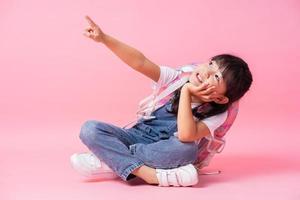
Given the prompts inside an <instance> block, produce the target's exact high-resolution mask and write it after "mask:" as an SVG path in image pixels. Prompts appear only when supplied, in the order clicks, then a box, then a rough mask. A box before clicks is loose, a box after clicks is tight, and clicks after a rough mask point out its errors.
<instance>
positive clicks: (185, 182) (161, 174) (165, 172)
mask: <svg viewBox="0 0 300 200" xmlns="http://www.w3.org/2000/svg"><path fill="white" fill-rule="evenodd" d="M156 176H157V179H158V182H159V185H158V186H192V185H196V184H197V183H198V173H197V169H196V168H195V167H194V165H192V164H188V165H185V166H181V167H178V168H173V169H156Z"/></svg>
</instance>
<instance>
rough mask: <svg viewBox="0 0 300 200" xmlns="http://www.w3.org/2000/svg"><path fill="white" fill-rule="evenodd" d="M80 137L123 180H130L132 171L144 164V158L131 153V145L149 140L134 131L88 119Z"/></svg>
mask: <svg viewBox="0 0 300 200" xmlns="http://www.w3.org/2000/svg"><path fill="white" fill-rule="evenodd" d="M80 139H81V140H82V142H83V143H84V144H85V145H86V146H87V147H88V148H89V150H90V151H92V152H93V153H94V154H95V155H96V156H97V157H98V158H99V159H101V160H103V161H104V162H105V163H106V164H107V165H108V166H109V167H110V168H111V169H112V170H113V171H115V172H116V174H117V175H119V176H120V177H121V178H122V179H123V180H128V179H127V178H128V175H129V174H130V173H131V172H132V171H134V170H135V169H137V168H138V167H140V166H142V165H144V163H143V161H142V160H140V159H139V158H137V157H136V156H134V155H132V154H131V151H130V150H129V146H130V145H132V144H135V143H148V142H149V141H147V140H146V139H145V138H143V137H142V136H139V135H138V134H136V133H134V132H132V133H131V132H129V131H126V130H125V129H122V128H120V127H117V126H114V125H112V124H108V123H104V122H100V121H96V120H88V121H87V122H85V123H84V124H83V126H82V128H81V131H80Z"/></svg>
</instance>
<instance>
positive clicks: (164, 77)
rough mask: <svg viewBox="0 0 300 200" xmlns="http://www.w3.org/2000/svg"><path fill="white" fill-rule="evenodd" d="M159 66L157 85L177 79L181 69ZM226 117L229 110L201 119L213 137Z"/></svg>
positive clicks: (196, 104) (194, 104) (192, 106)
mask: <svg viewBox="0 0 300 200" xmlns="http://www.w3.org/2000/svg"><path fill="white" fill-rule="evenodd" d="M159 67H160V77H159V80H158V81H157V83H155V84H156V86H157V87H162V86H163V85H166V84H168V83H170V82H171V81H173V80H174V79H176V78H177V76H178V75H179V74H180V72H179V71H177V70H176V69H173V68H171V67H168V66H163V65H160V66H159ZM198 105H200V103H192V104H191V108H194V107H196V106H198ZM226 118H227V111H225V112H223V113H220V114H218V115H214V116H211V117H208V118H205V119H203V120H201V121H202V122H203V123H204V124H205V125H206V126H207V127H208V129H209V131H210V137H213V133H214V131H215V130H216V129H217V128H218V127H219V126H221V125H222V124H223V123H224V122H225V120H226ZM194 119H195V118H194ZM175 135H176V134H175Z"/></svg>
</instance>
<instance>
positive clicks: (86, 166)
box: [70, 153, 119, 179]
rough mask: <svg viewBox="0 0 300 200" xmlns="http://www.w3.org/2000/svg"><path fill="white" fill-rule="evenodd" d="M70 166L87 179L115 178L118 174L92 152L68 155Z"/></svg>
mask: <svg viewBox="0 0 300 200" xmlns="http://www.w3.org/2000/svg"><path fill="white" fill-rule="evenodd" d="M70 162H71V165H72V167H73V168H74V169H75V170H76V171H77V172H78V173H79V174H81V175H83V176H85V177H86V178H88V179H115V178H118V177H119V176H118V175H117V174H116V173H115V172H114V171H113V170H112V169H111V168H109V167H108V166H107V165H106V164H105V163H104V162H103V161H100V160H99V159H98V158H97V157H96V156H95V155H94V154H93V153H75V154H73V155H72V156H71V157H70Z"/></svg>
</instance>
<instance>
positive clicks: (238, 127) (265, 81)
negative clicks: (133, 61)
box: [0, 0, 300, 200]
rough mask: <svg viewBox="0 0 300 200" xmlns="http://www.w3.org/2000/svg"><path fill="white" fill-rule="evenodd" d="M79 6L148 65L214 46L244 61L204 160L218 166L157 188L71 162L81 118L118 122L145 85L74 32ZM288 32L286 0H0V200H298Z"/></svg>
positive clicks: (294, 42)
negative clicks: (218, 142) (219, 146)
mask: <svg viewBox="0 0 300 200" xmlns="http://www.w3.org/2000/svg"><path fill="white" fill-rule="evenodd" d="M183 2H185V3H183ZM85 15H89V16H90V17H91V18H92V19H94V20H95V21H96V23H97V24H98V25H99V26H100V27H101V28H102V29H103V31H104V32H106V33H107V34H110V35H112V36H114V37H116V38H118V39H119V40H121V41H123V42H125V43H127V44H129V45H131V46H133V47H135V48H137V49H139V50H140V51H141V52H143V53H144V54H145V55H146V56H147V57H148V58H149V59H151V60H152V61H153V62H155V63H157V64H163V65H169V66H173V67H176V66H178V65H182V64H186V63H190V62H202V61H206V60H207V59H208V58H210V57H211V56H214V55H216V54H219V53H231V54H234V55H237V56H240V57H242V58H244V59H245V60H246V61H247V62H248V64H249V66H250V68H251V70H252V73H253V77H254V82H253V85H252V88H251V90H250V91H249V92H248V93H247V95H246V96H245V98H244V99H243V100H242V101H241V104H240V113H239V115H238V118H237V120H236V122H235V124H234V125H233V127H232V129H231V130H230V132H229V134H228V136H227V146H226V148H225V150H224V151H223V153H222V154H220V155H217V157H216V158H215V159H214V160H213V162H212V163H211V166H210V167H208V168H207V170H212V169H220V170H222V174H221V175H217V176H200V183H199V184H198V185H197V186H196V187H193V188H160V187H155V186H150V185H146V184H143V183H142V182H141V181H140V182H138V183H125V182H122V181H120V180H117V181H107V182H86V181H84V180H83V179H82V178H80V176H79V175H78V174H77V173H76V172H75V171H73V169H72V168H71V166H70V164H69V156H70V155H71V154H72V153H75V152H81V151H87V148H86V147H85V146H84V145H83V144H82V143H81V142H80V140H79V137H78V136H79V131H80V127H81V125H82V124H83V123H84V122H85V121H86V120H89V119H97V120H100V121H105V122H110V123H114V124H116V125H119V126H123V125H125V124H126V123H127V122H129V121H131V120H132V119H134V117H135V111H136V108H137V104H138V102H139V100H140V99H142V98H143V97H144V96H145V95H147V94H149V93H150V92H151V84H152V81H151V80H150V79H147V78H146V77H145V76H143V75H140V74H138V73H136V72H135V71H133V70H132V69H131V68H129V67H128V66H127V65H126V64H125V63H123V62H122V61H121V60H119V59H118V58H117V57H116V56H115V55H113V53H112V52H111V51H110V50H109V49H107V48H106V47H105V46H104V45H102V44H98V43H95V42H93V41H92V40H89V39H88V38H86V37H84V36H83V35H82V33H83V30H84V28H86V27H87V22H86V20H85V19H84V16H85ZM299 35H300V2H299V1H297V0H276V1H270V0H269V1H259V0H254V1H239V0H230V1H216V0H214V1H208V0H207V1H204V0H202V1H197V0H188V1H174V0H172V1H159V0H152V1H140V0H127V1H121V0H102V1H96V0H89V1H83V0H79V1H70V0H65V1H58V0H53V1H50V0H49V1H43V0H42V1H37V0H36V1H35V0H28V1H20V0H14V1H11V0H2V1H1V2H0V36H1V37H0V66H1V68H0V69H1V71H0V74H1V78H0V91H1V96H0V97H1V98H0V109H1V112H0V121H1V126H0V129H1V130H0V134H1V141H0V150H1V151H0V152H1V163H0V177H1V178H0V199H3V200H11V199H22V200H29V199H30V200H31V199H44V200H46V199H65V200H66V199H73V200H74V199H87V198H97V199H117V198H122V199H162V198H163V197H165V198H171V199H182V198H187V199H199V198H201V199H216V198H222V199H248V198H249V199H253V198H255V199H266V198H268V199H270V198H272V199H300V186H299V181H300V160H299V143H300V136H299V130H297V128H296V123H297V122H298V123H299V117H300V113H299V112H300V108H299V100H300V99H299V95H300V89H299V86H298V85H299V72H300V69H299V58H300V55H299V52H300V40H299ZM132 185H136V186H132ZM116 191H117V192H116Z"/></svg>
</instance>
